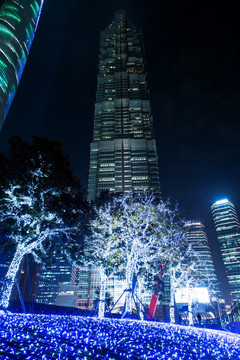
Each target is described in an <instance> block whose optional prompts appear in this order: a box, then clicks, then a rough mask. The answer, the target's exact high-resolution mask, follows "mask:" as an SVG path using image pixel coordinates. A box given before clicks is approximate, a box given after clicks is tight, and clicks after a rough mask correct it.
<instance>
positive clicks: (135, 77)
mask: <svg viewBox="0 0 240 360" xmlns="http://www.w3.org/2000/svg"><path fill="white" fill-rule="evenodd" d="M103 190H109V191H110V192H114V193H122V192H128V191H133V192H139V191H143V190H147V191H156V192H158V193H160V184H159V173H158V160H157V151H156V143H155V140H154V135H153V122H152V116H151V107H150V101H149V91H148V87H147V79H146V68H145V58H144V48H143V39H142V34H141V33H140V32H139V30H138V29H136V27H135V26H133V25H131V24H130V23H129V22H128V21H127V19H126V16H125V12H122V11H118V12H116V13H115V19H114V21H113V22H112V23H111V25H109V26H108V27H107V28H106V29H105V30H104V31H103V32H102V33H101V37H100V52H99V72H98V83H97V95H96V104H95V113H94V132H93V142H92V144H91V150H90V170H89V182H88V192H89V195H88V200H89V201H91V200H95V199H96V197H97V196H98V195H99V194H100V193H101V192H102V191H103Z"/></svg>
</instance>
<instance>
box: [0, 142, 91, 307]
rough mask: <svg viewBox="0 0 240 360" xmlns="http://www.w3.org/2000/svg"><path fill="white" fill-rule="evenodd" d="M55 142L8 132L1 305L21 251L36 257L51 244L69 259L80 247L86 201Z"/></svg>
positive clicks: (1, 212) (1, 214) (1, 211)
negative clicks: (7, 249) (10, 250)
mask: <svg viewBox="0 0 240 360" xmlns="http://www.w3.org/2000/svg"><path fill="white" fill-rule="evenodd" d="M61 148H62V144H61V143H60V142H58V141H56V140H53V141H49V140H45V139H41V138H37V137H33V141H32V144H28V143H26V142H23V141H22V140H21V139H20V138H13V139H12V140H11V148H10V151H9V153H8V156H7V157H3V156H2V157H1V163H0V169H1V173H2V174H1V175H2V177H1V188H0V189H1V190H0V191H1V193H0V195H1V198H0V223H1V229H2V230H1V239H2V242H5V243H11V244H14V247H15V255H14V257H13V260H12V262H11V264H10V266H9V269H8V271H7V274H6V276H5V282H4V287H3V290H2V297H1V300H0V306H2V307H4V308H7V307H8V303H9V299H10V295H11V291H12V287H13V284H14V281H15V278H16V274H17V271H18V269H19V266H20V264H21V261H22V259H23V257H24V255H25V254H32V255H33V256H34V257H35V259H37V260H40V259H41V258H43V257H45V258H46V257H47V256H50V255H51V254H52V253H53V251H54V250H57V251H61V252H63V253H64V254H65V255H66V256H67V257H68V258H71V259H74V254H75V253H79V252H81V249H82V245H81V242H80V240H79V239H80V237H81V232H82V231H83V229H84V224H85V221H84V217H85V214H86V212H85V211H84V210H85V209H86V202H85V200H84V197H83V195H84V192H83V189H82V187H81V184H80V181H79V180H78V179H77V178H76V177H75V176H74V175H73V173H72V170H71V169H70V164H69V160H68V158H67V157H66V156H64V155H63V154H62V150H61ZM77 224H78V226H77ZM79 224H80V225H79ZM76 239H78V240H77V241H76Z"/></svg>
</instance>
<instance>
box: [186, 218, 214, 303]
mask: <svg viewBox="0 0 240 360" xmlns="http://www.w3.org/2000/svg"><path fill="white" fill-rule="evenodd" d="M186 229H187V238H188V239H189V240H190V242H191V244H192V248H193V249H194V250H195V251H196V252H197V254H198V255H199V270H200V272H201V273H202V274H203V279H204V278H205V279H206V286H208V285H210V287H209V289H210V293H211V296H212V297H215V298H219V297H220V291H219V285H218V280H217V276H216V272H215V268H214V265H213V260H212V254H211V250H210V247H209V243H208V238H207V234H206V231H205V227H204V225H203V224H202V223H201V222H200V221H188V222H187V224H186ZM203 265H204V267H203ZM203 285H205V284H203Z"/></svg>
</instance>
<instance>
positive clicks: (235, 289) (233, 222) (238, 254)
mask: <svg viewBox="0 0 240 360" xmlns="http://www.w3.org/2000/svg"><path fill="white" fill-rule="evenodd" d="M211 209H212V214H213V219H214V224H215V228H216V232H217V237H218V241H219V244H220V248H221V253H222V257H223V262H224V265H225V269H226V275H227V279H228V283H229V287H230V290H231V294H232V299H233V301H235V300H237V299H239V297H240V223H239V219H238V216H237V213H236V210H235V207H234V205H233V204H232V203H231V202H230V201H229V200H227V199H223V200H220V201H217V202H215V203H214V204H213V205H212V207H211Z"/></svg>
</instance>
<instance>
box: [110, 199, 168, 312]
mask: <svg viewBox="0 0 240 360" xmlns="http://www.w3.org/2000/svg"><path fill="white" fill-rule="evenodd" d="M116 202H117V204H118V212H117V216H118V224H119V225H118V226H119V228H120V233H119V249H120V250H121V254H122V256H121V258H122V259H124V269H125V279H126V290H125V291H126V298H125V315H127V316H128V315H129V314H130V313H131V310H132V304H131V298H132V282H133V278H134V277H135V278H138V277H139V276H141V277H142V276H143V274H146V273H149V272H152V264H153V263H154V262H157V260H158V258H159V253H161V244H162V240H163V236H164V232H165V228H166V226H167V223H166V216H167V214H168V212H169V211H170V209H169V208H168V204H167V203H164V202H163V201H157V200H156V198H155V196H154V195H153V194H152V195H148V194H147V193H143V194H140V195H134V194H131V193H130V194H127V195H122V196H121V197H119V198H117V199H116Z"/></svg>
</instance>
